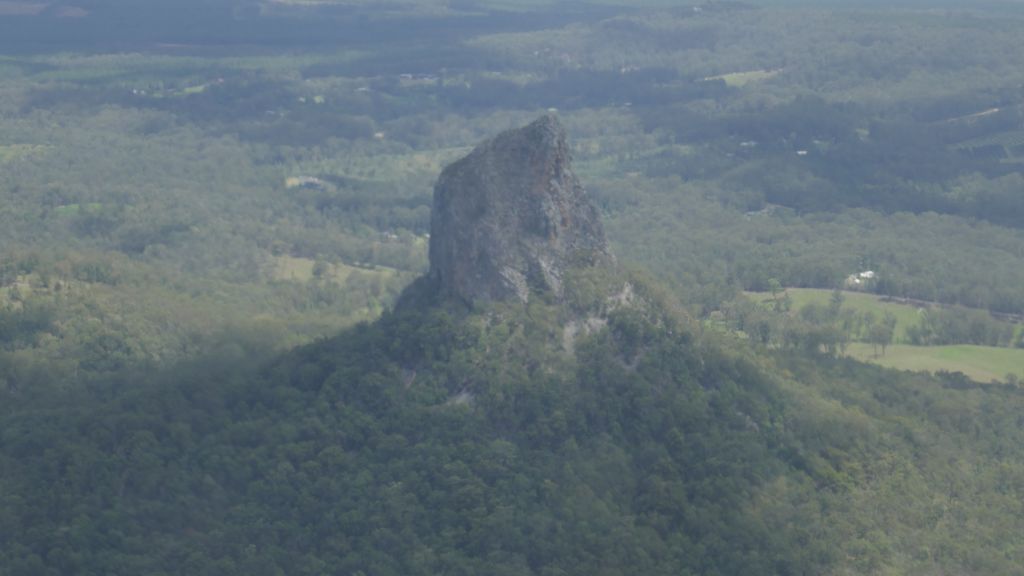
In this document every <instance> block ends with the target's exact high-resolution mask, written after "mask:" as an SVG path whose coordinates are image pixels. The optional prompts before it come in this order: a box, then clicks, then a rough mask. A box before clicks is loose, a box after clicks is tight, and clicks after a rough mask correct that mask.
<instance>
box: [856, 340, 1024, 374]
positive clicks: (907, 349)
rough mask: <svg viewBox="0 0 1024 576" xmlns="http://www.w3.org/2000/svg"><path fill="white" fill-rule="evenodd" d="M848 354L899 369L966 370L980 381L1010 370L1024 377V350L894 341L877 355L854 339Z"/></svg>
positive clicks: (964, 371) (869, 347)
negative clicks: (922, 344)
mask: <svg viewBox="0 0 1024 576" xmlns="http://www.w3.org/2000/svg"><path fill="white" fill-rule="evenodd" d="M846 352H847V354H848V355H849V356H852V357H854V358H857V359H858V360H863V361H865V362H871V363H874V364H879V365H881V366H886V367H888V368H897V369H900V370H917V371H928V372H937V371H939V370H947V371H950V372H963V373H964V374H966V375H967V377H969V378H971V379H972V380H976V381H978V382H989V381H992V380H1004V379H1005V378H1006V375H1007V374H1015V375H1016V376H1017V377H1018V378H1024V350H1022V349H1013V348H992V347H988V346H970V345H957V346H908V345H904V344H895V345H892V346H889V347H888V348H886V350H885V355H884V356H882V355H881V351H880V350H879V355H878V356H876V355H875V349H874V347H873V346H872V345H871V344H863V343H859V342H858V343H852V344H850V345H849V347H848V348H847V350H846Z"/></svg>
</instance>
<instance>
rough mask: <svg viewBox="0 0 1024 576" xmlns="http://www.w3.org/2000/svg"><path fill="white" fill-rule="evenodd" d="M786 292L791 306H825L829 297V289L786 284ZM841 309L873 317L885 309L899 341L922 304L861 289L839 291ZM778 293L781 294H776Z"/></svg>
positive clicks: (759, 296) (766, 297) (761, 297)
mask: <svg viewBox="0 0 1024 576" xmlns="http://www.w3.org/2000/svg"><path fill="white" fill-rule="evenodd" d="M786 294H788V295H789V297H790V299H791V300H792V302H793V307H792V309H793V310H794V311H797V310H800V309H801V308H803V307H804V306H807V305H808V304H815V305H818V306H828V304H829V301H830V300H831V298H832V291H831V290H825V289H821V288H787V289H786ZM842 294H843V309H846V310H855V311H857V312H858V313H861V314H863V313H865V312H871V313H872V314H874V315H875V318H877V319H879V320H880V319H882V317H883V316H885V313H886V312H888V313H890V314H892V315H893V316H895V317H896V333H895V334H894V341H896V342H900V341H903V340H905V339H906V331H907V327H909V326H913V325H915V324H917V323H918V320H919V318H920V315H921V311H922V310H923V309H922V308H918V307H916V306H911V305H909V304H901V303H899V302H891V301H886V300H885V299H883V298H882V297H881V296H877V295H875V294H866V293H864V292H851V291H843V293H842ZM747 295H748V296H750V297H752V298H754V299H755V300H756V301H758V302H769V301H770V300H771V298H772V295H771V294H769V293H768V292H748V293H747ZM780 297H781V296H780Z"/></svg>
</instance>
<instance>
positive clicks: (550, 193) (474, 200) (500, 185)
mask: <svg viewBox="0 0 1024 576" xmlns="http://www.w3.org/2000/svg"><path fill="white" fill-rule="evenodd" d="M571 162H572V158H571V154H570V150H569V146H568V144H567V143H566V135H565V130H564V128H562V125H561V124H560V123H559V121H558V119H557V118H556V117H555V116H553V115H546V116H543V117H541V118H540V119H538V120H536V121H535V122H533V123H532V124H530V125H528V126H525V127H523V128H519V129H515V130H509V131H507V132H504V133H502V134H500V135H498V136H497V137H495V138H493V139H492V140H488V141H486V142H484V143H483V144H480V145H479V146H477V147H476V149H474V150H473V151H472V152H471V153H470V154H469V155H468V156H466V157H465V158H462V159H461V160H458V161H456V162H455V163H453V164H451V165H449V166H448V167H447V168H445V169H444V171H442V172H441V176H440V178H439V179H438V181H437V185H436V186H435V188H434V206H433V212H432V214H431V220H430V274H429V281H430V284H432V286H433V288H434V290H436V291H437V292H438V293H439V294H440V295H441V296H443V297H457V298H460V299H462V300H464V301H467V302H475V301H494V300H508V299H513V298H514V299H518V300H520V301H523V302H526V301H527V300H528V299H529V296H530V293H531V292H537V291H546V292H550V293H551V294H553V295H554V296H555V297H556V298H558V297H561V295H562V278H563V272H564V271H565V270H566V268H567V267H568V266H575V265H590V264H596V263H598V262H601V261H605V260H610V259H611V256H610V254H609V252H608V245H607V242H606V240H605V237H604V230H603V228H602V227H601V222H600V220H599V218H598V213H597V210H596V209H595V208H594V206H593V205H592V204H591V203H590V202H589V200H588V199H587V194H586V192H585V191H584V189H583V187H582V186H581V185H580V183H579V180H578V179H577V178H576V175H575V174H574V173H573V171H572V167H571Z"/></svg>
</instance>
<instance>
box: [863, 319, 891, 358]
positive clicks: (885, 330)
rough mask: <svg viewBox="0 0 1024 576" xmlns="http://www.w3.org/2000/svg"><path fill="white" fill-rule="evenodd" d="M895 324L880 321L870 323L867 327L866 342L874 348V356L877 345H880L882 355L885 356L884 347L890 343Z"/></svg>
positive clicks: (876, 354)
mask: <svg viewBox="0 0 1024 576" xmlns="http://www.w3.org/2000/svg"><path fill="white" fill-rule="evenodd" d="M894 328H895V325H894V324H889V323H888V322H885V321H882V322H878V323H875V324H872V325H871V327H870V328H868V342H870V343H871V344H872V345H873V346H874V348H875V356H878V347H879V346H881V347H882V356H885V349H886V347H887V346H889V344H891V343H892V335H893V331H894Z"/></svg>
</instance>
